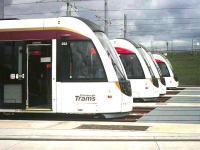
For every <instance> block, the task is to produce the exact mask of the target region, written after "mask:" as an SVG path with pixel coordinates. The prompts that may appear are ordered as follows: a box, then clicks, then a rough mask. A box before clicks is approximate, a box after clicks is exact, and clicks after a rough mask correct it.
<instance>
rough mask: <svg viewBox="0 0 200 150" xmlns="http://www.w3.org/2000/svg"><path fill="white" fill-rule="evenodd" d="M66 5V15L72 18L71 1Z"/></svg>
mask: <svg viewBox="0 0 200 150" xmlns="http://www.w3.org/2000/svg"><path fill="white" fill-rule="evenodd" d="M66 3H67V12H66V15H67V16H71V9H70V0H67V1H66Z"/></svg>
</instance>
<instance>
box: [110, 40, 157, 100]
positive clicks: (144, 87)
mask: <svg viewBox="0 0 200 150" xmlns="http://www.w3.org/2000/svg"><path fill="white" fill-rule="evenodd" d="M111 43H112V45H113V46H114V47H115V49H116V51H117V52H118V54H119V55H120V58H121V61H122V63H123V65H124V68H125V70H126V74H127V77H128V79H129V80H130V82H131V86H132V87H135V88H132V96H133V98H134V100H136V99H142V100H151V99H154V98H157V97H159V91H158V90H157V89H158V81H157V79H156V78H155V76H154V75H153V71H152V70H151V68H150V66H149V65H148V64H147V62H146V60H145V59H144V58H143V56H142V55H141V54H140V53H139V50H138V49H137V48H136V47H135V46H134V43H133V42H132V41H130V40H127V39H113V40H111Z"/></svg>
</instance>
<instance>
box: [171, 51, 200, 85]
mask: <svg viewBox="0 0 200 150" xmlns="http://www.w3.org/2000/svg"><path fill="white" fill-rule="evenodd" d="M167 58H168V59H169V60H170V62H171V63H172V66H173V68H174V70H175V72H176V74H177V76H178V79H179V83H180V85H182V86H183V85H187V86H200V52H198V53H195V54H192V53H188V52H187V53H169V54H168V56H167Z"/></svg>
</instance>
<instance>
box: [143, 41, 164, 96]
mask: <svg viewBox="0 0 200 150" xmlns="http://www.w3.org/2000/svg"><path fill="white" fill-rule="evenodd" d="M139 45H140V46H141V49H140V50H141V52H142V53H143V54H144V57H145V58H146V59H147V61H148V62H149V65H150V66H151V68H152V70H153V72H154V75H155V77H156V78H157V79H158V85H159V93H160V95H164V94H166V92H167V89H166V83H165V79H164V77H163V76H162V74H161V72H160V70H159V67H157V66H156V62H155V61H154V59H153V56H152V54H151V52H149V51H148V49H147V48H146V47H144V46H143V45H141V44H139Z"/></svg>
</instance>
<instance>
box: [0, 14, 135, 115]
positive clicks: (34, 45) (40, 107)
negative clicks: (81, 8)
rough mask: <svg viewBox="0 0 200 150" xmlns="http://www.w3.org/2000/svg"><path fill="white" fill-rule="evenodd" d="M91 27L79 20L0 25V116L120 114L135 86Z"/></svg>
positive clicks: (100, 33)
mask: <svg viewBox="0 0 200 150" xmlns="http://www.w3.org/2000/svg"><path fill="white" fill-rule="evenodd" d="M113 51H114V48H112V46H111V44H110V43H109V40H108V38H107V37H106V35H105V34H104V32H103V31H102V30H101V29H100V28H99V26H97V25H96V24H94V23H93V22H91V21H89V20H86V19H82V18H76V17H58V18H46V19H23V20H1V21H0V70H1V72H0V112H24V113H30V112H31V113H66V114H103V115H105V116H106V115H107V116H109V115H112V114H113V116H114V115H117V114H119V115H121V114H127V113H128V112H130V111H131V110H132V99H131V85H130V82H129V80H127V77H126V74H125V71H124V70H123V68H122V64H120V63H121V62H120V61H118V60H119V58H117V55H115V54H113Z"/></svg>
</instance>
